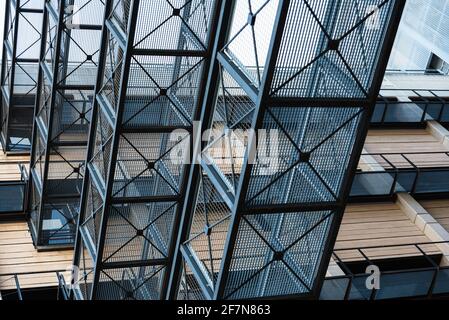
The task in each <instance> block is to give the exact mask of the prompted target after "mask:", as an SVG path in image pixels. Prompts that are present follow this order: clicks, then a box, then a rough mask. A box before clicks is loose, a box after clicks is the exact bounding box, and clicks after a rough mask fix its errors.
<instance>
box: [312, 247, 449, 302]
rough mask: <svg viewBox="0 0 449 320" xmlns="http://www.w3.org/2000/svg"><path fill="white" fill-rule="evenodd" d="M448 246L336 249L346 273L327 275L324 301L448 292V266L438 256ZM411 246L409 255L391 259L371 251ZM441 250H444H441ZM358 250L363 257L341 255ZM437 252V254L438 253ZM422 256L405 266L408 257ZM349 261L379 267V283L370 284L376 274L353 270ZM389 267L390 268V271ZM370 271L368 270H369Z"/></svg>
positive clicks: (322, 296) (387, 297) (425, 296)
mask: <svg viewBox="0 0 449 320" xmlns="http://www.w3.org/2000/svg"><path fill="white" fill-rule="evenodd" d="M442 245H443V246H446V245H449V241H441V242H427V243H414V244H402V245H387V246H371V247H363V248H345V249H335V250H334V253H333V258H334V259H335V261H336V263H337V265H338V266H339V267H340V268H341V269H342V271H343V272H344V275H341V276H333V277H327V278H326V279H325V281H324V285H323V288H322V291H321V297H320V299H321V300H387V299H400V298H430V297H432V296H437V295H440V296H441V295H448V294H449V266H447V267H446V266H440V264H439V261H438V260H439V259H440V258H441V256H442V253H441V252H439V251H440V250H438V246H442ZM392 249H398V250H404V249H408V250H409V251H411V253H410V254H408V255H407V256H404V255H400V254H399V253H398V254H396V255H397V257H395V256H394V254H392V255H391V256H390V257H388V258H384V259H373V258H372V257H370V251H377V253H378V252H379V251H382V252H383V254H384V255H386V256H388V253H387V252H385V251H388V250H392ZM441 251H442V250H441ZM350 252H352V253H353V254H354V253H356V254H357V255H358V256H359V257H360V259H358V260H357V259H354V257H352V258H351V259H350V260H351V261H347V260H346V261H345V258H341V255H344V254H345V253H350ZM437 252H438V253H437ZM407 258H409V259H421V261H420V262H419V265H418V264H417V263H416V261H415V263H413V262H410V261H409V262H410V264H409V266H405V267H402V265H404V264H405V263H407V262H406V261H405V259H407ZM394 259H397V260H398V261H399V262H398V266H399V267H390V268H388V267H387V268H386V269H387V270H386V271H382V270H381V265H382V264H384V265H385V263H386V262H394ZM350 263H358V264H359V268H360V265H363V267H368V266H375V267H377V268H379V274H377V275H376V276H377V277H378V279H377V280H378V281H379V282H378V283H377V286H372V287H371V286H370V285H367V283H371V282H370V281H371V280H372V277H373V273H371V272H368V271H365V272H361V273H357V272H353V271H351V266H350ZM388 269H389V270H388ZM366 270H368V269H366Z"/></svg>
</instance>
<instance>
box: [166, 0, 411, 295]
mask: <svg viewBox="0 0 449 320" xmlns="http://www.w3.org/2000/svg"><path fill="white" fill-rule="evenodd" d="M234 2H235V3H234V13H233V15H231V17H229V20H227V19H226V18H223V20H224V21H225V24H227V26H226V29H228V35H227V40H225V41H224V42H223V43H218V44H217V48H216V50H217V57H216V58H217V61H216V65H217V67H215V68H214V73H215V74H214V75H212V78H211V80H210V81H211V89H210V91H209V92H208V93H207V95H208V96H207V97H206V99H207V101H210V102H212V104H207V103H205V104H204V105H203V108H205V110H207V109H209V108H211V105H212V111H211V112H206V111H205V112H204V115H205V116H204V118H203V119H202V120H203V121H204V122H205V123H206V125H204V126H203V129H204V130H208V129H212V132H213V133H211V134H210V135H208V138H207V139H206V141H205V142H204V143H202V144H201V145H202V150H201V156H202V160H201V168H200V169H192V187H191V190H189V192H188V195H187V200H186V201H188V203H192V204H193V206H192V208H189V207H188V206H186V207H185V210H184V215H183V217H184V219H185V225H184V229H183V230H184V232H182V233H181V237H180V238H181V239H180V243H179V244H178V248H179V251H178V258H177V262H178V265H177V266H176V267H174V268H173V269H172V271H173V272H174V275H173V278H174V280H173V283H175V284H176V285H174V286H173V291H172V292H171V293H170V294H169V296H170V297H177V298H188V297H189V295H188V293H189V290H191V291H193V293H194V295H193V297H195V298H198V299H246V298H270V297H286V296H295V297H311V296H316V295H317V294H318V293H319V288H320V286H321V283H322V280H323V278H324V275H325V272H326V268H327V264H328V262H329V258H330V254H331V249H332V247H333V244H334V242H335V236H336V233H337V231H338V228H339V224H340V221H341V217H342V214H343V210H344V206H345V202H346V199H347V196H348V193H349V186H350V184H351V182H352V179H353V175H354V172H355V169H356V163H357V160H358V158H359V156H360V152H361V149H362V145H363V141H364V138H365V135H366V129H367V125H368V118H369V116H370V114H371V111H372V109H373V107H374V104H375V100H376V97H377V95H378V91H379V89H380V85H381V79H382V78H383V73H384V72H385V68H386V62H387V58H388V56H389V53H390V51H391V46H392V42H393V39H394V35H395V30H396V27H397V25H398V23H399V18H400V15H401V12H402V8H403V5H404V1H399V0H398V1H396V0H367V1H353V0H341V1H331V0H328V1H322V0H320V1H318V0H316V1H314V0H302V1H282V0H279V1H277V0H264V1H252V0H250V1H234ZM224 12H225V10H224V11H223V17H225V16H226V14H225V13H224ZM208 115H210V116H208ZM206 117H208V118H206ZM250 129H252V130H250ZM199 144H200V143H199ZM177 269H178V270H182V272H177V271H176V270H177ZM193 279H194V280H193ZM198 291H201V294H198V293H195V292H198Z"/></svg>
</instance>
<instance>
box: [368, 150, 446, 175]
mask: <svg viewBox="0 0 449 320" xmlns="http://www.w3.org/2000/svg"><path fill="white" fill-rule="evenodd" d="M420 155H422V156H430V155H441V156H445V157H447V158H448V159H447V160H448V165H447V167H446V166H431V167H426V166H424V167H423V164H426V161H425V160H422V161H419V162H418V161H416V160H415V161H413V159H410V158H411V157H413V156H420ZM394 156H396V157H401V158H402V159H404V160H405V162H404V163H408V165H409V166H410V167H411V168H401V167H398V166H397V163H398V160H392V159H390V160H389V159H387V157H394ZM363 157H380V158H382V160H383V161H385V162H386V163H387V164H388V166H389V167H383V169H384V170H385V171H387V170H401V169H402V170H404V169H406V170H410V169H412V168H413V169H414V170H422V169H438V168H448V169H449V151H448V152H445V151H429V152H425V151H424V152H381V153H369V152H368V153H362V154H361V159H362V158H363ZM365 163H367V164H376V165H380V166H382V163H379V162H378V161H375V162H373V163H371V162H365ZM395 163H396V164H395ZM385 171H383V170H379V171H362V173H368V172H385Z"/></svg>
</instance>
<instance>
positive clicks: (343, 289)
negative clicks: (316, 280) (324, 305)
mask: <svg viewBox="0 0 449 320" xmlns="http://www.w3.org/2000/svg"><path fill="white" fill-rule="evenodd" d="M438 244H449V241H435V242H422V243H411V244H399V245H379V246H366V247H359V248H342V249H334V253H333V256H334V257H335V259H336V260H337V262H338V263H339V265H340V267H341V268H342V269H343V270H344V272H345V274H343V275H338V276H330V277H326V278H325V280H324V281H325V283H326V282H332V281H334V280H341V279H343V280H346V281H347V283H343V284H341V285H336V286H337V287H338V288H339V289H337V291H335V293H334V291H333V290H332V286H331V287H330V289H328V291H326V287H324V289H323V290H322V294H324V295H326V294H327V298H328V297H329V295H330V296H331V298H339V299H343V300H350V299H351V293H352V291H353V290H352V289H353V288H354V289H355V290H354V292H355V293H356V294H358V293H359V294H360V292H359V290H358V289H360V288H361V287H358V286H359V285H357V284H356V282H355V279H360V278H362V279H364V278H366V279H368V277H370V276H372V273H358V274H354V273H352V272H351V270H350V268H349V267H347V266H346V263H347V262H346V263H345V262H344V261H342V260H341V258H340V257H339V256H338V255H337V254H336V252H341V251H349V250H356V251H358V252H361V253H362V254H361V255H362V257H363V258H364V259H365V261H366V262H367V263H368V265H373V261H372V260H370V259H369V257H368V256H367V255H366V250H369V249H386V248H402V247H410V246H411V247H415V248H417V249H418V250H417V252H419V255H418V256H422V257H425V258H426V260H427V261H428V263H429V266H428V267H413V266H411V267H410V268H408V269H402V270H390V271H381V270H380V274H379V276H380V277H381V278H380V279H382V276H396V275H397V276H398V277H399V276H400V275H401V274H407V273H408V274H411V273H412V274H413V273H418V272H431V273H432V274H431V279H430V280H429V279H427V280H425V281H426V284H427V285H428V287H425V290H423V292H422V294H418V293H416V292H415V293H414V294H415V295H416V296H428V297H431V296H432V295H434V294H442V293H444V294H446V293H447V294H449V292H442V291H441V289H440V290H439V291H436V292H435V288H436V284H437V281H438V279H439V278H438V275H439V274H440V273H441V272H442V271H445V272H446V271H447V270H449V267H440V266H439V265H437V264H436V263H435V261H433V260H432V259H431V258H430V257H429V255H428V254H427V253H426V252H425V251H424V250H423V249H422V248H421V247H422V246H425V245H438ZM364 250H365V252H364ZM441 254H443V253H442V252H441ZM410 256H413V255H410ZM392 258H394V256H393V257H392ZM348 262H349V261H348ZM440 282H441V280H440ZM381 283H382V280H381ZM417 283H419V282H417ZM360 286H361V284H360ZM363 289H364V290H366V294H365V295H362V298H363V297H364V298H365V299H367V300H376V299H377V297H376V296H377V294H378V292H379V291H380V292H382V289H383V287H381V288H380V289H376V288H368V287H366V288H363ZM387 290H392V287H391V286H390V287H388V286H387ZM387 292H388V291H387ZM333 293H334V294H333ZM387 297H388V294H387ZM401 297H404V296H401V293H400V291H399V292H398V293H397V296H394V293H393V295H391V292H390V296H389V297H388V298H401ZM325 299H326V298H325Z"/></svg>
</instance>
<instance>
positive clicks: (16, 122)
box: [0, 0, 44, 152]
mask: <svg viewBox="0 0 449 320" xmlns="http://www.w3.org/2000/svg"><path fill="white" fill-rule="evenodd" d="M31 3H32V4H31ZM43 7H44V0H35V1H27V0H7V1H5V13H6V14H5V30H4V42H3V57H2V61H3V62H2V75H1V91H2V94H1V95H2V99H1V102H0V103H1V104H2V108H1V124H0V127H1V143H2V146H3V150H4V151H5V152H27V151H29V150H30V148H31V133H32V132H31V131H32V130H31V128H32V123H33V108H34V103H35V97H36V89H37V74H38V61H39V49H40V45H41V25H42V17H43Z"/></svg>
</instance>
